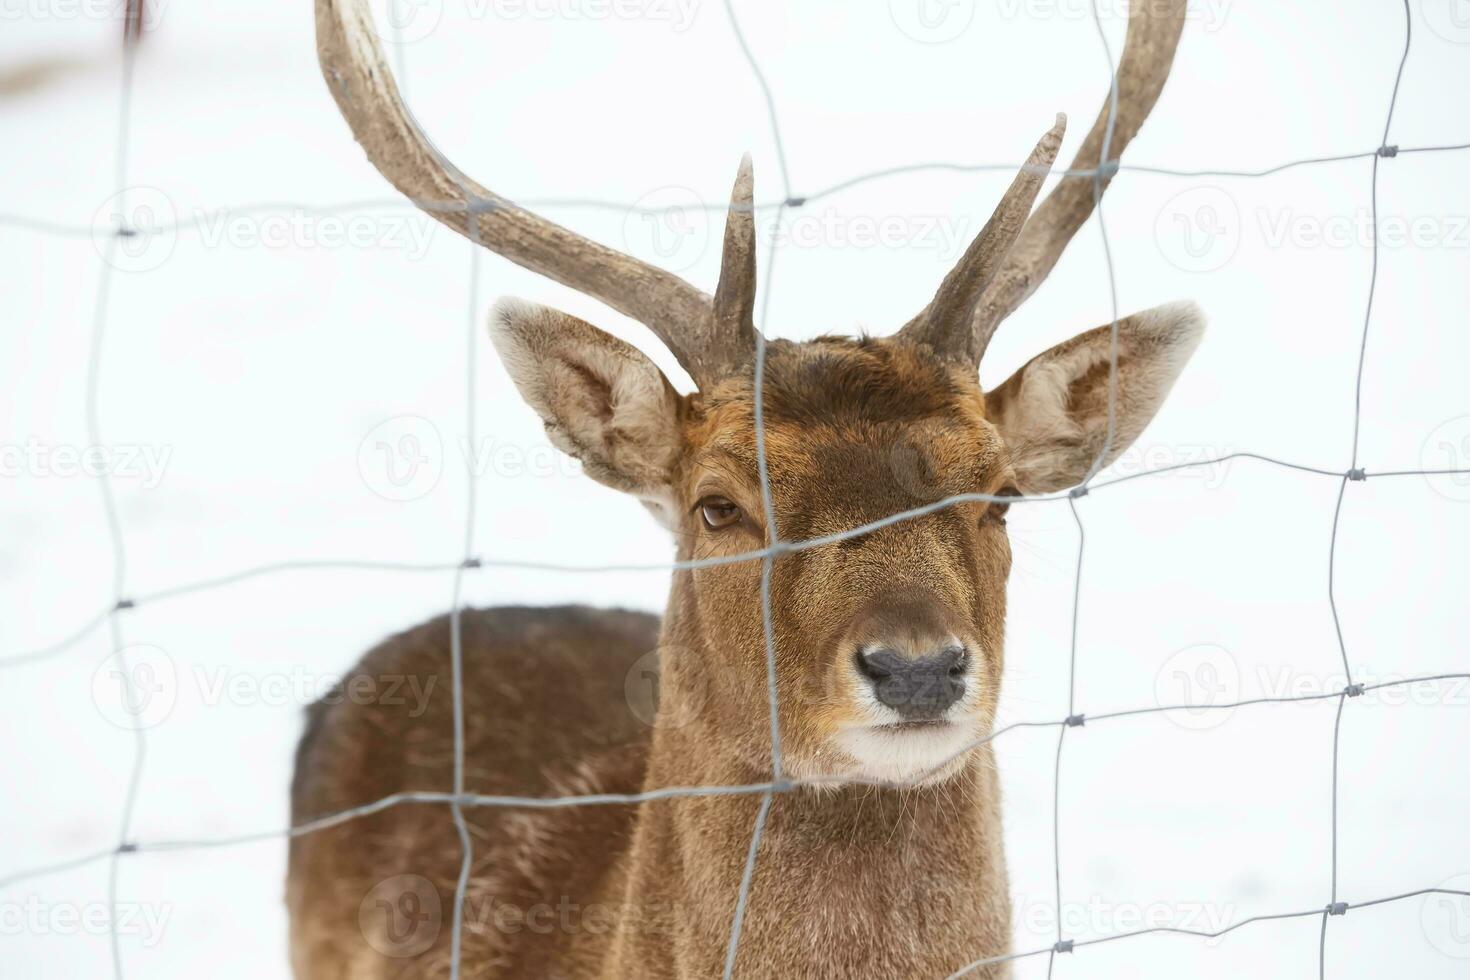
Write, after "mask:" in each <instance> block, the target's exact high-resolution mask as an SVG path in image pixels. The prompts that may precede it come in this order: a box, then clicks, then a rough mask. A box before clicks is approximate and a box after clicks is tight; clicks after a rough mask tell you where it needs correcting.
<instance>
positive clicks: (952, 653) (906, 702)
mask: <svg viewBox="0 0 1470 980" xmlns="http://www.w3.org/2000/svg"><path fill="white" fill-rule="evenodd" d="M857 666H858V670H859V671H860V672H861V673H862V674H863V676H864V677H866V678H868V680H870V681H872V683H873V693H874V694H875V695H876V696H877V698H878V701H879V702H880V703H882V704H885V705H887V706H888V707H890V708H892V709H893V710H895V711H897V712H898V713H899V716H900V717H902V718H903V719H904V720H905V721H930V720H933V719H935V718H938V717H939V716H940V715H942V714H944V712H945V711H946V710H947V709H948V708H949V706H950V705H952V704H954V703H955V702H956V701H958V700H959V699H960V697H961V696H963V695H964V693H965V671H966V670H967V669H968V668H969V666H970V656H969V654H968V653H966V652H965V650H964V648H963V647H946V648H945V649H943V650H940V651H939V652H938V653H935V654H930V655H929V656H927V657H905V656H904V655H902V654H900V653H895V652H894V651H892V650H888V649H885V648H879V649H872V650H868V651H866V652H865V651H861V650H860V651H858V655H857Z"/></svg>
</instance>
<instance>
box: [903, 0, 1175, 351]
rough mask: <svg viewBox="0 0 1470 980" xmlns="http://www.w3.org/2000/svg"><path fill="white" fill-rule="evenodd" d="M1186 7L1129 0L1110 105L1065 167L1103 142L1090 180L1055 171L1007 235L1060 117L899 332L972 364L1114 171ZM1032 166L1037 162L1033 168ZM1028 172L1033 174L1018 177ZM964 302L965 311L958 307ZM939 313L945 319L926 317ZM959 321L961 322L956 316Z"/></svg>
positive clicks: (1080, 163) (1084, 163)
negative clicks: (1057, 177)
mask: <svg viewBox="0 0 1470 980" xmlns="http://www.w3.org/2000/svg"><path fill="white" fill-rule="evenodd" d="M1185 12H1186V0H1131V2H1130V3H1129V14H1128V35H1127V37H1126V39H1125V40H1124V42H1123V56H1122V58H1121V59H1120V60H1119V63H1118V75H1117V80H1116V82H1115V85H1116V89H1117V104H1116V114H1114V112H1113V105H1112V100H1111V98H1110V99H1109V101H1108V102H1105V103H1104V104H1103V107H1102V111H1101V112H1099V113H1098V117H1097V121H1096V122H1094V123H1093V124H1092V130H1091V131H1090V132H1089V133H1088V134H1087V138H1086V139H1085V140H1083V141H1082V148H1081V149H1079V150H1078V151H1077V156H1076V158H1075V159H1074V160H1073V161H1072V167H1071V169H1072V170H1081V171H1093V170H1095V169H1097V168H1098V167H1099V166H1100V162H1101V161H1102V153H1103V144H1104V143H1105V142H1106V143H1107V144H1108V146H1107V150H1108V155H1109V160H1108V161H1106V162H1105V163H1101V166H1102V172H1101V174H1100V175H1099V177H1098V179H1097V182H1096V189H1094V180H1093V178H1092V177H1091V176H1090V175H1089V176H1070V177H1065V178H1063V179H1062V181H1061V183H1059V184H1058V185H1057V186H1056V187H1055V188H1054V189H1053V190H1052V192H1051V193H1050V194H1049V195H1047V197H1046V199H1045V200H1044V201H1042V202H1041V205H1040V206H1039V207H1038V208H1037V209H1036V212H1035V213H1034V214H1032V215H1031V216H1030V218H1028V219H1026V220H1025V224H1024V226H1023V227H1021V229H1020V231H1019V233H1014V232H1011V233H1010V234H1009V235H1007V233H1006V229H1007V228H1008V227H1009V225H1010V222H1011V221H1013V220H1014V216H1015V212H1016V210H1017V209H1020V210H1021V214H1022V216H1024V215H1025V213H1026V211H1028V210H1029V209H1030V207H1031V202H1032V200H1033V199H1034V198H1035V195H1036V190H1035V186H1037V185H1039V184H1040V181H1041V179H1042V178H1043V177H1044V176H1045V173H1044V168H1045V167H1048V166H1050V164H1051V161H1052V160H1053V159H1055V156H1056V150H1055V149H1054V148H1053V149H1052V150H1051V153H1050V156H1047V155H1046V153H1045V150H1046V148H1047V147H1048V141H1049V140H1050V139H1051V138H1052V137H1053V136H1054V135H1055V136H1056V138H1057V140H1060V138H1061V136H1060V131H1059V130H1060V120H1059V123H1058V127H1056V128H1053V129H1052V130H1051V131H1050V132H1049V133H1047V135H1046V136H1044V137H1043V138H1042V141H1041V143H1040V144H1038V145H1037V147H1036V151H1035V152H1033V153H1032V155H1031V159H1030V160H1028V161H1027V164H1026V167H1025V168H1024V169H1023V170H1022V172H1021V173H1020V174H1019V175H1018V176H1017V177H1016V180H1015V181H1014V182H1013V183H1012V184H1011V187H1010V190H1008V191H1007V192H1006V195H1005V197H1004V198H1002V199H1001V203H1000V206H999V207H998V208H997V209H996V212H995V215H994V217H992V218H991V219H990V221H989V222H988V223H987V224H986V225H985V228H984V229H982V230H981V232H980V235H979V236H978V237H977V239H976V240H975V243H974V244H973V245H971V246H970V249H969V251H967V252H966V253H965V256H964V258H962V259H961V260H960V263H959V265H958V266H956V267H955V269H954V271H952V272H951V273H950V274H949V275H948V276H947V277H945V280H944V282H943V284H941V285H940V287H939V293H938V294H937V295H936V296H935V297H934V300H933V301H932V302H931V303H930V304H929V306H928V307H926V308H925V309H924V312H922V313H920V314H919V315H918V316H917V317H915V318H914V320H912V321H910V323H909V324H907V325H906V326H905V327H904V329H903V334H904V335H905V336H908V337H914V338H916V339H919V340H921V341H924V342H926V343H930V344H932V345H935V346H936V349H938V350H940V352H941V353H944V354H948V355H951V356H956V357H959V356H963V357H965V358H967V359H969V360H970V361H971V362H972V363H975V364H979V362H980V358H981V356H982V355H983V354H984V353H985V348H986V346H987V345H988V344H989V343H990V338H991V336H992V335H993V334H994V333H995V328H996V327H997V326H999V324H1000V322H1001V321H1002V320H1004V319H1005V318H1006V317H1007V316H1009V315H1010V314H1011V313H1013V312H1015V310H1016V308H1017V307H1018V306H1020V305H1021V304H1022V303H1023V302H1024V301H1025V300H1026V298H1027V297H1028V296H1030V295H1031V294H1032V293H1033V292H1035V290H1036V287H1037V286H1039V285H1041V283H1042V282H1043V281H1044V280H1045V279H1046V277H1047V275H1048V274H1049V273H1050V272H1051V270H1052V267H1053V266H1055V265H1056V264H1057V259H1059V258H1061V255H1062V251H1063V250H1064V249H1065V248H1066V247H1067V243H1068V242H1070V241H1071V240H1072V236H1073V235H1075V234H1076V233H1077V229H1079V228H1081V227H1082V223H1083V222H1084V221H1086V220H1087V218H1088V216H1089V215H1090V214H1092V209H1093V207H1094V206H1095V204H1096V200H1095V198H1096V197H1097V196H1099V195H1101V193H1102V191H1104V190H1106V189H1107V186H1108V184H1109V183H1110V182H1111V181H1112V177H1113V174H1114V173H1115V172H1116V170H1117V166H1116V162H1117V159H1118V157H1119V156H1121V155H1122V153H1123V150H1124V148H1126V147H1127V146H1128V144H1129V143H1130V142H1131V141H1132V139H1133V137H1134V136H1135V135H1137V133H1138V129H1139V127H1140V126H1142V125H1143V121H1144V120H1145V119H1146V118H1148V114H1149V112H1150V111H1151V110H1152V109H1153V107H1154V103H1155V102H1157V101H1158V98H1159V93H1160V92H1161V91H1163V88H1164V82H1165V80H1166V79H1167V78H1168V77H1169V69H1170V67H1171V66H1172V65H1173V63H1174V49H1175V48H1176V47H1177V46H1178V44H1179V35H1180V33H1181V32H1182V31H1183V29H1184V15H1185ZM1110 118H1111V120H1112V131H1111V133H1109V120H1110ZM1035 170H1043V172H1041V173H1037V174H1031V172H1032V171H1035ZM1028 174H1031V176H1032V178H1033V180H1027V179H1026V178H1027V176H1028ZM1028 187H1029V188H1030V190H1029V193H1028V191H1027V188H1028ZM997 252H998V254H997ZM976 296H978V299H976V298H975V297H976ZM966 304H968V307H966ZM966 308H968V309H969V310H970V311H972V313H971V314H970V315H969V316H962V315H960V314H961V312H962V310H964V309H966ZM941 318H942V319H943V320H944V321H945V324H946V325H939V324H936V323H935V322H934V321H935V320H936V319H941ZM960 321H967V322H965V323H964V324H963V325H962V326H961V325H958V324H959V323H960Z"/></svg>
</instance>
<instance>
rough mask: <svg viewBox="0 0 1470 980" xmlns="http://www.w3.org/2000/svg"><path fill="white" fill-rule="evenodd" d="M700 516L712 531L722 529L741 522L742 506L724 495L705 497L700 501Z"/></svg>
mask: <svg viewBox="0 0 1470 980" xmlns="http://www.w3.org/2000/svg"><path fill="white" fill-rule="evenodd" d="M699 516H700V517H702V518H704V526H705V527H707V528H709V529H710V530H711V531H720V530H723V529H725V528H727V527H730V526H732V525H734V524H738V523H739V522H740V508H739V507H738V506H736V505H735V504H734V503H733V502H731V501H729V500H727V499H725V498H724V497H705V498H704V499H703V500H701V501H700V502H699Z"/></svg>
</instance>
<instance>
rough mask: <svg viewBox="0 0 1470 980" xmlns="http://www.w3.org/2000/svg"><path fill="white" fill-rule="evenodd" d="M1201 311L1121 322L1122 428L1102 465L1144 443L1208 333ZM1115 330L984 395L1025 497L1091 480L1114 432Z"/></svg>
mask: <svg viewBox="0 0 1470 980" xmlns="http://www.w3.org/2000/svg"><path fill="white" fill-rule="evenodd" d="M1204 328H1205V318H1204V313H1203V312H1202V311H1201V310H1200V308H1199V307H1198V306H1196V305H1195V304H1194V303H1188V302H1185V303H1169V304H1166V305H1164V306H1156V307H1154V308H1153V309H1151V310H1145V311H1143V312H1142V313H1135V314H1134V315H1133V316H1130V317H1128V318H1126V319H1123V320H1119V321H1118V380H1117V401H1116V423H1115V424H1116V429H1115V431H1114V434H1113V441H1112V444H1111V445H1110V446H1109V447H1108V455H1107V458H1106V459H1105V460H1104V461H1103V465H1107V464H1108V463H1111V462H1112V461H1113V460H1115V459H1117V458H1118V455H1119V454H1120V453H1122V452H1123V450H1125V449H1127V448H1128V446H1129V445H1130V444H1131V443H1132V442H1133V440H1134V439H1136V438H1137V437H1138V435H1139V433H1141V432H1142V431H1143V430H1144V428H1145V427H1146V426H1147V425H1148V423H1149V421H1150V420H1152V419H1153V417H1154V413H1155V412H1156V411H1158V409H1159V406H1160V405H1161V404H1163V401H1164V396H1165V395H1167V394H1168V393H1169V389H1170V388H1172V387H1173V386H1174V380H1175V379H1176V378H1178V377H1179V373H1180V372H1181V371H1183V370H1184V365H1185V364H1186V363H1187V362H1188V361H1189V356H1190V355H1191V354H1193V353H1194V349H1195V348H1196V347H1197V346H1199V341H1200V337H1201V336H1203V334H1204ZM1111 332H1112V325H1111V324H1108V325H1107V326H1102V327H1098V328H1096V329H1094V330H1089V331H1087V332H1086V333H1084V334H1079V335H1078V336H1076V337H1073V338H1072V339H1071V340H1068V341H1066V342H1064V343H1061V344H1058V345H1057V346H1055V347H1053V348H1052V349H1051V350H1049V351H1046V352H1045V353H1043V354H1040V355H1038V356H1036V357H1034V358H1032V359H1031V360H1030V361H1028V362H1027V363H1026V365H1025V366H1024V367H1022V368H1021V369H1020V370H1019V371H1017V372H1016V373H1015V374H1013V375H1011V377H1010V378H1009V379H1007V381H1006V382H1005V383H1004V384H1002V385H1001V386H1000V387H999V388H996V389H995V390H994V391H991V392H988V393H987V394H986V396H985V407H986V415H987V416H989V418H990V421H991V422H993V423H994V424H995V425H996V427H997V428H999V429H1000V433H1001V436H1002V437H1003V438H1004V439H1005V441H1006V445H1007V446H1008V447H1009V449H1010V451H1011V454H1012V463H1013V465H1014V467H1015V470H1016V474H1017V477H1018V480H1019V483H1020V488H1019V489H1020V490H1021V492H1022V493H1049V492H1051V491H1055V490H1062V489H1064V488H1066V487H1070V486H1074V485H1076V484H1077V483H1079V482H1081V481H1082V480H1083V478H1085V477H1086V476H1087V472H1088V469H1089V468H1090V467H1091V466H1092V464H1093V461H1094V460H1095V459H1096V458H1097V454H1098V453H1100V452H1102V449H1103V445H1104V443H1105V442H1106V440H1107V430H1108V373H1109V364H1110V358H1109V349H1110V347H1111V336H1110V335H1111Z"/></svg>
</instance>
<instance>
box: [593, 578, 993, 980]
mask: <svg viewBox="0 0 1470 980" xmlns="http://www.w3.org/2000/svg"><path fill="white" fill-rule="evenodd" d="M678 605H679V604H678V602H677V599H676V600H675V601H674V602H671V604H670V614H671V615H670V618H669V619H668V620H666V622H665V626H664V633H665V636H664V639H665V642H666V643H670V644H678V645H679V649H680V650H681V652H686V653H693V652H696V651H691V650H689V645H690V644H691V643H693V642H704V641H701V640H699V639H698V637H697V636H692V635H691V633H690V632H689V631H688V630H685V629H681V626H682V625H684V624H682V623H681V622H680V620H679V618H678V617H677V615H675V613H676V611H677V609H678ZM697 652H698V653H699V654H701V655H705V656H707V657H714V656H717V655H718V651H716V650H713V649H703V650H699V651H697ZM703 662H704V663H713V662H718V661H716V660H710V659H703ZM665 669H666V671H667V668H665ZM660 696H661V704H660V709H659V710H660V714H661V715H667V716H669V717H671V718H672V719H673V720H674V721H675V722H677V723H675V724H667V725H660V726H658V727H657V728H656V730H655V733H654V737H653V742H652V746H651V749H650V755H649V760H648V769H647V777H646V781H645V788H646V789H649V790H655V789H662V788H666V787H670V786H683V787H696V786H747V785H751V784H761V783H766V782H769V781H770V779H771V771H770V768H769V765H768V764H767V765H765V766H761V765H760V764H758V763H756V762H755V761H754V759H753V757H752V753H750V752H749V751H742V748H741V747H740V746H738V745H733V744H732V743H731V740H730V738H729V731H728V729H725V730H724V731H722V728H723V727H724V726H722V725H721V724H720V723H719V722H718V720H717V719H712V718H711V717H710V715H709V713H708V712H704V711H700V710H696V707H697V706H692V705H688V704H685V703H683V700H682V699H683V698H685V697H687V696H688V692H687V691H686V690H684V689H682V688H681V685H680V678H679V675H678V672H677V671H674V672H672V674H666V678H665V680H664V682H663V685H662V691H661V695H660ZM748 748H749V747H748V746H746V747H745V749H747V750H748ZM762 802H763V794H762V793H760V792H754V793H750V794H743V795H709V796H689V797H681V798H677V799H673V800H668V801H661V802H657V803H653V804H646V805H644V806H642V807H640V812H639V816H638V818H637V824H636V827H635V830H634V838H633V845H632V848H631V849H630V851H629V853H628V855H627V862H626V864H625V865H624V872H625V873H624V874H623V875H622V876H620V877H621V879H622V884H623V889H622V890H623V897H622V901H623V903H624V905H625V908H628V909H632V910H635V911H636V913H637V914H635V915H634V916H632V917H628V916H625V917H624V920H623V922H622V924H621V926H620V929H619V934H618V936H617V937H616V939H615V942H614V947H613V951H612V954H613V955H612V956H611V957H610V963H611V964H612V969H611V970H610V971H609V973H608V974H606V975H607V976H639V977H670V978H673V977H678V978H683V977H693V976H701V977H703V976H711V975H714V976H718V975H720V973H721V971H722V969H723V963H724V957H725V955H726V948H727V944H728V940H729V935H730V926H731V921H732V916H733V913H734V910H735V903H736V896H737V894H738V891H739V887H740V881H741V878H742V874H743V871H744V867H745V863H746V858H747V854H748V853H749V848H750V843H751V836H752V832H753V830H754V826H755V820H756V815H757V812H758V810H759V809H760V807H761V805H762ZM653 923H659V924H660V925H659V926H658V927H656V928H654V927H652V924H653ZM1009 933H1010V926H1009V898H1008V886H1007V881H1006V873H1005V863H1004V854H1003V851H1002V848H1001V837H1000V817H999V794H998V787H997V785H996V778H995V770H994V763H993V759H992V756H991V755H990V750H989V747H988V746H982V747H981V748H979V749H977V750H975V752H974V753H973V755H972V756H971V758H970V759H969V760H968V763H967V765H966V766H965V767H964V768H963V769H962V770H961V771H960V772H959V773H958V774H956V775H955V776H953V777H952V778H950V779H949V780H946V781H945V782H943V783H940V784H937V785H930V786H925V787H920V788H912V789H904V790H899V789H885V788H879V787H874V786H865V785H864V786H844V787H831V786H824V787H821V788H817V787H802V786H798V787H793V788H789V789H785V790H783V791H781V792H776V793H774V794H772V796H771V801H770V808H769V812H768V814H767V819H766V822H765V827H764V833H763V834H762V838H761V843H760V848H759V852H758V855H757V862H756V867H755V872H754V877H753V879H752V885H751V889H750V894H749V899H748V902H747V906H746V913H745V920H744V926H743V929H742V933H741V942H740V949H741V950H742V952H741V953H740V960H739V963H740V964H741V968H740V969H739V970H738V971H737V972H738V973H739V974H740V975H742V976H849V977H866V976H912V975H938V976H944V975H947V973H949V972H951V971H952V970H954V969H956V968H958V966H960V965H962V964H963V963H966V962H970V961H973V960H974V959H976V958H979V957H980V956H982V955H996V954H998V953H1002V952H1004V951H1005V950H1006V948H1007V945H1008V943H1009ZM881 936H888V937H894V936H904V937H906V939H905V941H904V942H902V943H894V942H883V941H879V940H878V938H877V937H881ZM996 975H1000V974H996ZM975 976H979V977H985V976H987V974H985V973H983V972H982V973H977V974H975Z"/></svg>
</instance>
